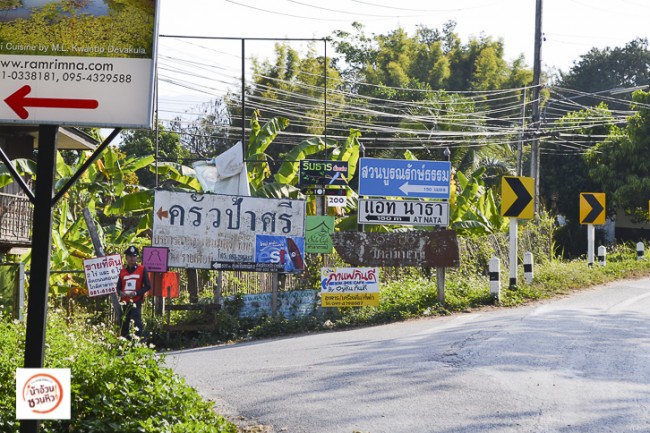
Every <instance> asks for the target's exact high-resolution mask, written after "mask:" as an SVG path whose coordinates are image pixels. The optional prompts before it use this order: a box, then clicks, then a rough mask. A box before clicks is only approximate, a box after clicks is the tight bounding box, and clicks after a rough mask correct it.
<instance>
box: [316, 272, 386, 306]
mask: <svg viewBox="0 0 650 433" xmlns="http://www.w3.org/2000/svg"><path fill="white" fill-rule="evenodd" d="M321 305H322V306H323V307H361V306H378V305H379V268H321Z"/></svg>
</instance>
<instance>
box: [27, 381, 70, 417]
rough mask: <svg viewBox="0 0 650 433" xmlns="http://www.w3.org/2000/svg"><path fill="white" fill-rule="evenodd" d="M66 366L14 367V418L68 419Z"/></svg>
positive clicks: (68, 404) (68, 394) (68, 402)
mask: <svg viewBox="0 0 650 433" xmlns="http://www.w3.org/2000/svg"><path fill="white" fill-rule="evenodd" d="M70 377H71V375H70V369H69V368H18V369H16V419H24V420H28V419H30V420H40V419H50V420H51V419H61V420H65V419H70V415H71V410H70V409H71V404H70V402H71V398H70V397H71V391H72V388H71V387H70Z"/></svg>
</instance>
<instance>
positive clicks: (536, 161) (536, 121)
mask: <svg viewBox="0 0 650 433" xmlns="http://www.w3.org/2000/svg"><path fill="white" fill-rule="evenodd" d="M541 75H542V0H536V6H535V59H534V64H533V100H532V103H533V113H532V127H533V128H534V129H535V131H534V133H535V132H538V131H539V127H540V116H539V111H540V110H539V105H540V104H539V102H540V101H539V95H540V87H539V82H540V77H541ZM539 165H540V151H539V136H538V135H537V134H535V135H534V136H533V140H532V146H531V156H530V177H532V178H534V179H535V214H538V213H539V173H540V172H539Z"/></svg>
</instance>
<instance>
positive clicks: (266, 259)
mask: <svg viewBox="0 0 650 433" xmlns="http://www.w3.org/2000/svg"><path fill="white" fill-rule="evenodd" d="M304 257H305V238H303V237H294V238H287V237H285V236H268V235H257V237H256V238H255V262H257V263H273V264H279V265H280V266H281V272H299V271H304V270H305V261H304V259H303V258H304Z"/></svg>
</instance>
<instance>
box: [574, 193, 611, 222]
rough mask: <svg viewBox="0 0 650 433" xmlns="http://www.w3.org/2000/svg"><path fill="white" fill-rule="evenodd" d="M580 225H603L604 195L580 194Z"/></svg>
mask: <svg viewBox="0 0 650 433" xmlns="http://www.w3.org/2000/svg"><path fill="white" fill-rule="evenodd" d="M580 224H594V225H603V224H605V193H604V192H581V193H580Z"/></svg>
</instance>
